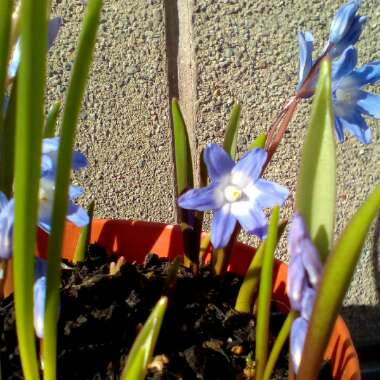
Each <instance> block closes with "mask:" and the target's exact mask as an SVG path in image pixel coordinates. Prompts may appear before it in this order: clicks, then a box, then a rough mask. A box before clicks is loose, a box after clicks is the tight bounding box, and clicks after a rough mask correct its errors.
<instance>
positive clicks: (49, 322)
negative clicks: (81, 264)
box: [43, 0, 102, 380]
mask: <svg viewBox="0 0 380 380" xmlns="http://www.w3.org/2000/svg"><path fill="white" fill-rule="evenodd" d="M101 7H102V0H91V1H89V2H88V6H87V11H86V14H85V16H84V20H83V26H82V30H81V34H80V37H79V47H78V50H77V55H76V59H75V62H74V67H73V71H72V75H71V80H70V85H69V88H68V92H67V97H66V102H65V107H64V111H63V120H62V130H61V141H60V146H59V151H58V162H57V174H56V184H55V194H54V202H53V212H52V231H51V235H50V238H49V245H48V273H47V289H46V310H45V323H44V335H45V337H44V338H45V339H44V345H43V357H44V362H45V368H44V378H45V380H55V379H56V356H57V355H56V354H57V346H56V339H57V313H58V306H59V279H60V252H61V247H62V239H63V228H64V224H65V218H66V212H67V203H68V189H69V180H70V171H71V162H72V152H73V145H74V137H75V130H76V125H77V121H78V117H79V111H80V108H81V104H82V98H83V93H84V90H85V85H86V82H87V76H88V71H89V68H90V63H91V60H92V54H93V50H94V47H95V37H96V32H97V29H98V24H99V18H100V11H101ZM45 13H46V12H45ZM45 41H46V40H45Z"/></svg>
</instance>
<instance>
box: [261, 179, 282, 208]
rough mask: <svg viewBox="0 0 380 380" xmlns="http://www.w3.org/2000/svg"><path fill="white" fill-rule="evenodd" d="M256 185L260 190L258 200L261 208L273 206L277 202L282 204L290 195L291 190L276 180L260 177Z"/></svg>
mask: <svg viewBox="0 0 380 380" xmlns="http://www.w3.org/2000/svg"><path fill="white" fill-rule="evenodd" d="M255 187H256V188H257V190H258V191H259V194H258V195H257V197H256V202H257V203H258V204H259V205H260V207H261V208H267V207H273V206H275V205H276V204H277V205H279V206H282V205H283V204H284V202H285V200H286V198H287V197H288V195H289V190H288V189H287V188H286V187H284V186H281V185H278V184H277V183H275V182H270V181H266V180H265V179H261V178H260V179H258V180H257V181H256V182H255Z"/></svg>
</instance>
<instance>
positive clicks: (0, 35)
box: [0, 0, 13, 131]
mask: <svg viewBox="0 0 380 380" xmlns="http://www.w3.org/2000/svg"><path fill="white" fill-rule="evenodd" d="M12 10H13V0H5V1H1V2H0V105H1V107H0V131H1V130H2V123H3V102H4V94H5V82H6V78H7V71H8V57H9V41H10V35H11V21H12Z"/></svg>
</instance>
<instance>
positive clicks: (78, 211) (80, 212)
mask: <svg viewBox="0 0 380 380" xmlns="http://www.w3.org/2000/svg"><path fill="white" fill-rule="evenodd" d="M66 218H67V220H69V221H70V222H71V223H74V224H75V225H76V226H77V227H84V226H87V224H88V223H89V222H90V218H89V216H88V214H87V211H86V210H85V209H84V208H82V207H80V206H78V205H76V204H74V203H72V202H70V203H69V211H68V213H67V216H66Z"/></svg>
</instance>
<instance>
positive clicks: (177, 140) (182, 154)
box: [171, 99, 194, 195]
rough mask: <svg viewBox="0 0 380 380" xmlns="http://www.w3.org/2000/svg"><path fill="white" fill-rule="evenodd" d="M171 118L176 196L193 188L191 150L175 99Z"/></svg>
mask: <svg viewBox="0 0 380 380" xmlns="http://www.w3.org/2000/svg"><path fill="white" fill-rule="evenodd" d="M171 110H172V118H173V127H174V152H175V167H176V175H177V195H180V194H182V193H183V192H184V191H185V190H187V189H189V188H192V187H193V186H194V180H193V166H192V161H191V150H190V143H189V138H188V135H187V130H186V124H185V120H184V119H183V116H182V112H181V109H180V106H179V104H178V101H177V99H173V100H172V109H171Z"/></svg>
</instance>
